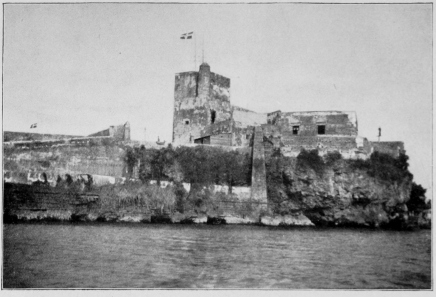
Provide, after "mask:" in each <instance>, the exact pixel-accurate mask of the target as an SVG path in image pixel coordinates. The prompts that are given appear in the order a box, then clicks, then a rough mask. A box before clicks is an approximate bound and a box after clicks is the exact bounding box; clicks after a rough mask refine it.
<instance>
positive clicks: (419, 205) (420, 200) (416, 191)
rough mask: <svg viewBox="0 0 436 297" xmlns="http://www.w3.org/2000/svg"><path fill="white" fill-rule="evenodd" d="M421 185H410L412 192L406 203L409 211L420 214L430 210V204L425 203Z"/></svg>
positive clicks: (423, 190)
mask: <svg viewBox="0 0 436 297" xmlns="http://www.w3.org/2000/svg"><path fill="white" fill-rule="evenodd" d="M426 191H427V190H426V189H424V188H423V187H422V186H421V185H418V184H416V183H414V182H413V183H412V191H411V192H410V199H409V201H407V203H406V205H407V208H408V209H409V211H413V212H422V211H423V210H426V209H430V208H431V205H430V203H426V202H425V192H426Z"/></svg>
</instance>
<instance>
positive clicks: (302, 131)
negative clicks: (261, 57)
mask: <svg viewBox="0 0 436 297" xmlns="http://www.w3.org/2000/svg"><path fill="white" fill-rule="evenodd" d="M256 133H257V134H256ZM256 135H257V138H256V137H255V136H256ZM256 139H257V140H258V141H260V142H261V143H262V145H263V146H264V149H266V150H268V149H271V148H280V149H281V151H282V153H283V154H284V155H285V156H293V157H295V156H297V155H298V154H299V153H300V151H301V149H302V148H304V149H306V150H311V149H318V151H319V152H320V154H321V155H323V154H325V153H327V152H329V151H338V152H340V153H341V154H342V155H343V156H344V157H345V158H367V156H368V155H369V154H371V153H372V152H373V151H374V150H376V151H382V152H385V153H389V154H392V155H394V156H398V154H399V152H400V151H401V150H404V144H403V143H402V142H370V141H368V139H366V138H364V137H361V136H359V135H358V123H357V115H356V112H354V111H307V112H284V111H280V110H278V111H274V112H269V113H257V112H254V111H250V110H247V109H245V108H241V107H237V106H234V105H232V104H231V102H230V79H229V78H226V77H224V76H222V75H219V74H216V73H213V72H211V71H210V66H209V65H208V64H207V63H203V64H201V66H200V69H199V71H198V72H196V71H191V72H182V73H177V74H176V77H175V89H174V119H173V139H172V141H173V143H174V144H182V145H183V144H189V143H194V144H204V145H219V146H234V147H241V146H242V147H247V146H249V147H253V146H255V145H256Z"/></svg>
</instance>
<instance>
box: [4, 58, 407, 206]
mask: <svg viewBox="0 0 436 297" xmlns="http://www.w3.org/2000/svg"><path fill="white" fill-rule="evenodd" d="M3 144H4V159H3V161H4V180H5V181H9V182H19V183H31V182H33V181H35V180H38V178H39V179H40V176H41V174H42V173H43V172H44V173H45V174H46V175H47V176H48V179H49V182H50V183H55V182H56V176H57V175H63V174H72V175H74V174H92V175H93V177H94V181H96V182H97V183H99V180H100V181H101V184H104V183H108V182H109V183H115V182H116V181H117V180H118V181H119V180H123V178H124V177H129V174H131V172H130V173H129V172H128V170H127V168H126V164H125V162H124V158H125V153H126V149H127V148H128V147H134V146H139V145H144V146H145V147H146V148H151V147H152V148H162V147H163V142H161V143H160V142H139V141H132V140H131V139H130V124H129V123H128V122H126V123H125V124H122V125H118V126H110V127H109V128H108V129H105V130H102V131H99V132H96V133H93V134H91V135H88V136H77V135H52V134H38V133H23V132H8V131H4V133H3ZM172 145H173V146H179V145H183V146H196V145H211V146H219V147H221V148H223V149H226V150H229V149H231V150H233V149H236V150H241V151H243V152H249V153H250V154H251V156H252V161H253V162H252V164H253V167H252V182H251V188H250V189H249V192H250V194H249V199H250V200H251V201H257V202H260V203H263V204H266V203H267V193H266V171H265V158H266V157H268V156H269V155H270V154H271V153H272V151H273V150H274V149H280V151H281V153H282V154H283V155H285V156H290V157H296V156H297V155H298V154H299V153H300V152H301V150H302V149H306V150H311V149H317V150H318V151H319V154H320V155H324V154H326V153H327V152H331V151H338V152H339V153H341V154H342V156H343V157H344V158H356V159H357V158H361V159H366V158H368V156H369V155H370V154H371V153H372V152H373V151H380V152H384V153H388V154H391V155H393V156H395V157H396V156H398V154H399V153H400V152H401V151H402V150H404V144H403V142H371V141H368V140H367V139H366V138H364V137H361V136H359V135H358V123H357V116H356V113H355V112H354V111H307V112H285V111H280V110H278V111H274V112H269V113H257V112H254V111H250V110H247V109H244V108H241V107H237V106H234V105H232V104H231V102H230V79H229V78H226V77H224V76H222V75H219V74H216V73H213V72H211V71H210V66H209V65H208V64H206V63H203V64H201V66H200V68H199V71H198V72H197V71H190V72H182V73H177V74H176V75H175V89H174V117H173V135H172Z"/></svg>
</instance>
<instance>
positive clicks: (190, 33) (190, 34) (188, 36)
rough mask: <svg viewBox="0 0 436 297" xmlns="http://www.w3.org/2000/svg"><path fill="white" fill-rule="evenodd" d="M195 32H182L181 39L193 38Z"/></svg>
mask: <svg viewBox="0 0 436 297" xmlns="http://www.w3.org/2000/svg"><path fill="white" fill-rule="evenodd" d="M193 34H194V32H189V33H185V34H182V35H181V36H180V39H192V35H193Z"/></svg>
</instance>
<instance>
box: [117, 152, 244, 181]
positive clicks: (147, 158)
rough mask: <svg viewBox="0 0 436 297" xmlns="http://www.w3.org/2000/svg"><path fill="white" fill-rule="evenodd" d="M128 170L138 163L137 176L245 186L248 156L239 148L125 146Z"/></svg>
mask: <svg viewBox="0 0 436 297" xmlns="http://www.w3.org/2000/svg"><path fill="white" fill-rule="evenodd" d="M125 161H126V164H127V166H128V170H129V172H132V171H133V167H134V166H135V165H137V164H139V178H140V180H141V181H143V182H145V181H148V180H156V181H157V183H158V184H160V181H161V180H168V181H173V182H176V183H180V182H186V183H190V184H191V185H192V186H193V188H197V187H202V186H204V185H211V184H216V185H228V186H229V188H231V187H232V186H247V185H249V184H250V182H251V158H250V155H249V154H243V153H240V152H238V151H233V150H232V151H225V150H222V149H220V148H214V147H204V146H196V147H177V148H176V149H174V148H173V147H172V146H171V145H168V147H166V148H162V149H159V150H158V149H145V148H144V147H143V146H142V147H140V148H134V149H132V148H128V149H127V151H126V157H125Z"/></svg>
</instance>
